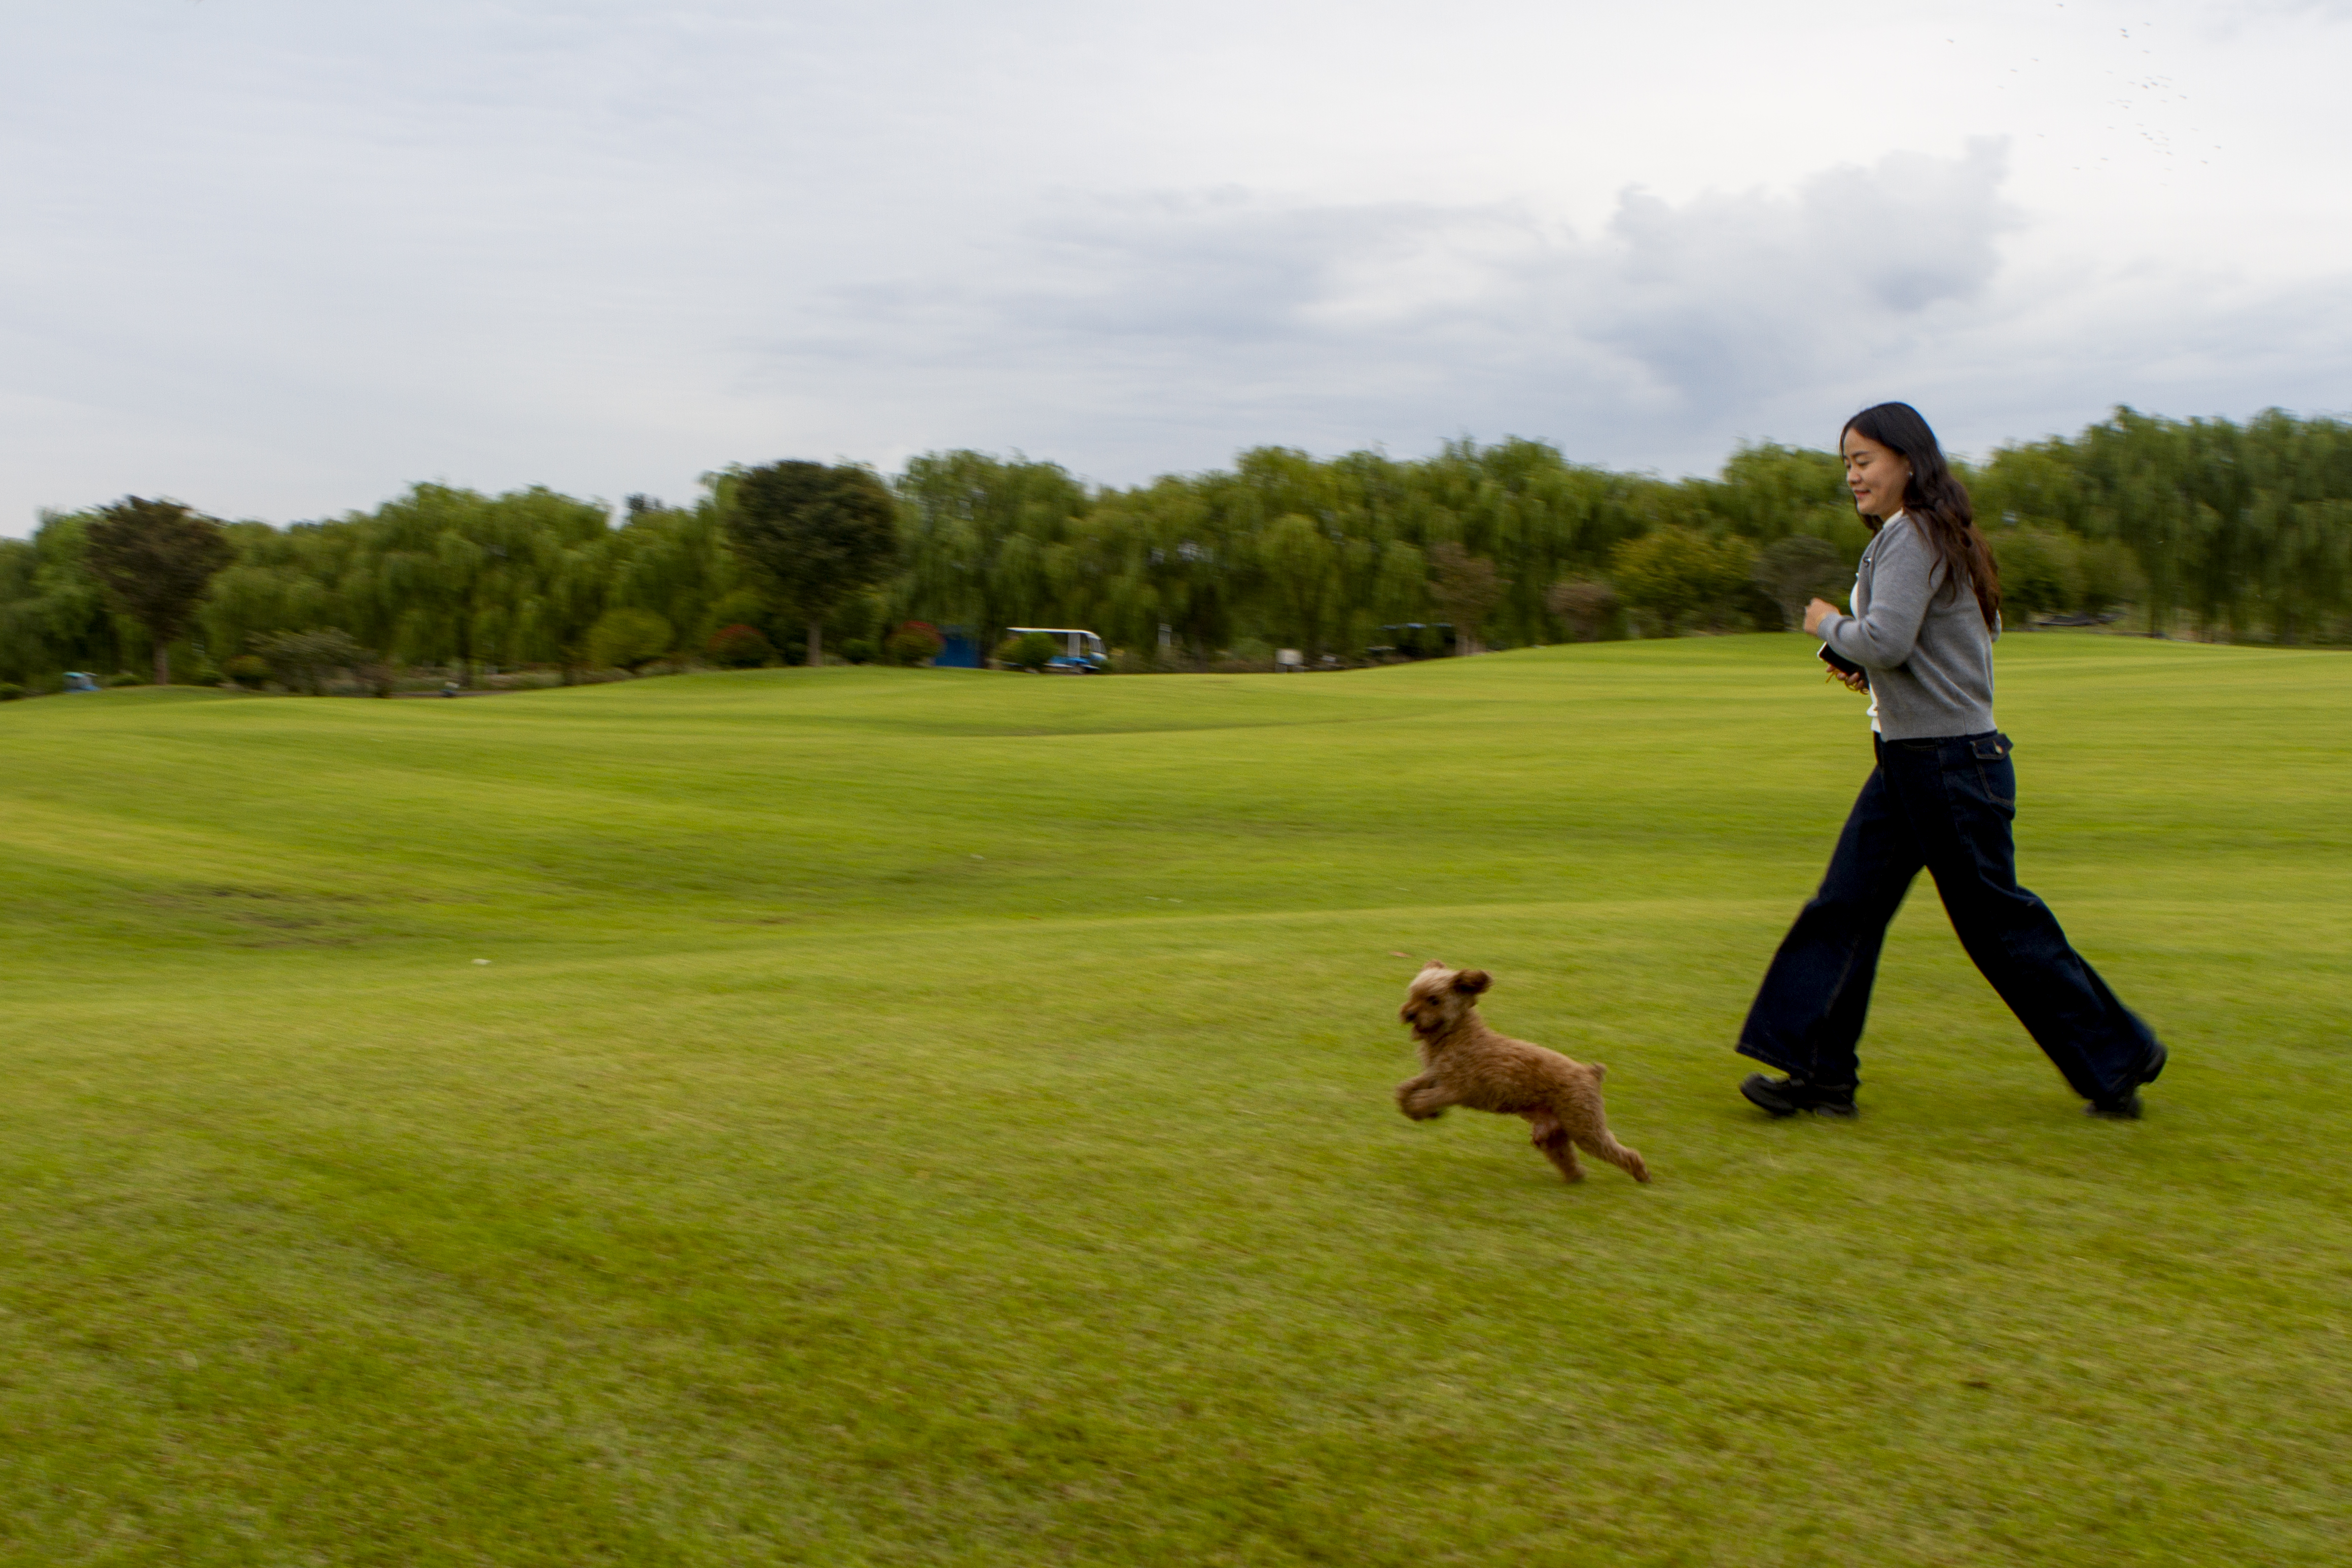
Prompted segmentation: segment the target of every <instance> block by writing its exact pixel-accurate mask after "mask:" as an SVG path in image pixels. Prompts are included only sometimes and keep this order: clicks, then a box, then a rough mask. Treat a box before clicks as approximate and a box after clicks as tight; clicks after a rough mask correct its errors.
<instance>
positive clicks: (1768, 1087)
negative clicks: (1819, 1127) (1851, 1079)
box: [1739, 1072, 1853, 1116]
mask: <svg viewBox="0 0 2352 1568" xmlns="http://www.w3.org/2000/svg"><path fill="white" fill-rule="evenodd" d="M1739 1092H1740V1093H1742V1094H1744V1095H1746V1096H1747V1097H1748V1103H1749V1104H1750V1105H1753V1106H1755V1107H1757V1108H1758V1109H1759V1110H1767V1111H1769V1112H1771V1114H1773V1115H1774V1116H1794V1115H1796V1114H1797V1112H1799V1111H1800V1110H1810V1111H1811V1112H1812V1113H1813V1114H1814V1115H1816V1116H1852V1115H1853V1085H1852V1084H1850V1083H1848V1084H1826V1083H1807V1082H1806V1081H1805V1080H1804V1079H1801V1078H1797V1077H1794V1076H1791V1077H1789V1078H1766V1077H1765V1076H1764V1075H1763V1074H1762V1073H1760V1072H1752V1073H1749V1074H1748V1076H1747V1077H1746V1078H1744V1079H1741V1080H1740V1083H1739Z"/></svg>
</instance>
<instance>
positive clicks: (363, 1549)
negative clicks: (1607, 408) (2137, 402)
mask: <svg viewBox="0 0 2352 1568" xmlns="http://www.w3.org/2000/svg"><path fill="white" fill-rule="evenodd" d="M1809 651H1810V645H1809V644H1805V643H1802V642H1801V641H1800V640H1799V639H1796V638H1793V637H1739V638H1721V639H1705V640H1690V641H1683V642H1675V643H1666V644H1619V645H1607V646H1596V647H1581V648H1574V649H1549V650H1535V651H1529V652H1526V653H1518V654H1508V655H1496V656H1491V657H1488V658H1481V659H1476V660H1467V661H1460V662H1455V661H1445V662H1442V663H1436V664H1430V665H1423V666H1417V667H1412V668H1398V669H1391V670H1383V671H1375V672H1362V673H1356V674H1348V675H1333V676H1315V677H1198V678H1192V677H1159V678H1150V679H1142V678H1139V679H1100V680H1076V679H1033V678H1026V677H1013V676H994V675H985V674H979V673H971V672H956V671H921V672H899V671H887V672H885V671H866V670H823V671H761V672H751V673H744V674H739V675H709V676H698V677H691V678H681V679H667V680H657V681H646V682H642V683H636V684H632V685H627V686H622V687H600V688H595V689H580V690H571V691H554V692H546V693H539V694H530V695H516V696H510V697H500V698H494V699H481V700H465V701H457V702H441V701H397V702H370V701H358V700H302V699H290V698H289V699H268V698H257V697H237V696H228V695H215V694H209V693H198V692H193V691H152V690H134V691H124V692H109V693H105V694H102V695H98V696H90V697H76V698H55V699H47V700H40V701H37V702H25V703H18V704H12V705H9V706H6V707H0V857H5V867H6V871H5V877H0V931H5V941H6V944H7V945H6V952H7V953H8V955H9V962H8V964H7V981H6V984H5V989H0V1082H5V1086H6V1087H5V1091H0V1259H5V1263H0V1563H12V1564H13V1563H26V1564H36V1563H37V1564H45V1565H46V1564H58V1563H107V1564H116V1563H125V1564H127V1563H157V1564H164V1563H169V1564H175V1565H177V1564H215V1563H221V1564H228V1563H236V1564H247V1563H251V1564H280V1563H286V1564H293V1563H383V1564H444V1563H447V1564H457V1563H466V1564H473V1563H501V1564H505V1563H529V1564H541V1563H544V1564H550V1565H555V1564H565V1565H573V1564H582V1563H649V1564H680V1565H684V1564H693V1565H703V1564H710V1565H718V1564H764V1563H877V1564H885V1563H887V1564H900V1563H955V1564H999V1563H1002V1564H1013V1563H1121V1564H1129V1563H1170V1564H1187V1565H1193V1564H1219V1563H1233V1564H1240V1563H1347V1564H1351V1565H1362V1564H1381V1563H1398V1564H1405V1563H1413V1564H1425V1563H1502V1562H1512V1563H1522V1562H1524V1563H1586V1562H1591V1563H1601V1562H1609V1563H1622V1562H1633V1563H1706V1564H1745V1563H1759V1564H1762V1563H2036V1564H2044V1563H2101V1564H2105V1563H2187V1562H2214V1561H2226V1560H2232V1559H2235V1560H2242V1561H2261V1562H2266V1563H2333V1562H2340V1561H2342V1560H2344V1558H2345V1557H2346V1556H2347V1553H2352V1522H2347V1517H2346V1514H2345V1511H2344V1510H2343V1507H2342V1497H2341V1492H2340V1486H2341V1481H2342V1476H2343V1473H2344V1467H2345V1464H2346V1461H2347V1453H2352V1415H2347V1411H2352V1372H2347V1363H2346V1359H2345V1357H2344V1355H2343V1353H2342V1347H2343V1345H2344V1343H2345V1335H2346V1332H2347V1329H2352V1321H2347V1320H2352V1310H2347V1301H2352V1264H2347V1258H2352V1207H2347V1196H2352V1193H2347V1173H2346V1166H2345V1163H2344V1161H2343V1156H2342V1150H2343V1147H2344V1144H2345V1142H2346V1139H2347V1134H2352V1107H2348V1106H2347V1100H2346V1087H2347V1085H2346V1074H2345V1071H2344V1068H2345V1064H2346V1059H2347V1055H2346V1053H2347V1044H2346V1041H2347V1023H2348V1022H2352V1002H2347V996H2352V940H2347V938H2352V917H2348V916H2347V912H2346V911H2347V908H2352V854H2347V849H2352V725H2347V722H2346V719H2345V715H2346V714H2347V711H2352V659H2347V658H2345V657H2344V656H2341V655H2330V654H2324V653H2305V652H2294V651H2265V650H2259V649H2248V648H2211V647H2182V646H2178V645H2166V644H2148V643H2143V642H2135V641H2129V640H2125V639H2120V638H2108V637H2071V636H2062V635H2057V634H2051V635H2045V636H2038V637H2012V638H2010V639H2008V640H2007V641H2006V642H2004V643H2003V645H2002V652H2001V693H2000V712H2001V717H2002V721H2003V725H2004V727H2005V728H2006V729H2007V730H2008V731H2009V732H2010V733H2011V734H2012V735H2013V736H2015V737H2016V739H2017V742H2018V752H2017V758H2018V766H2019V772H2020V777H2021V784H2022V789H2023V793H2024V801H2023V807H2022V811H2023V817H2022V822H2021V830H2020V850H2021V873H2022V876H2023V878H2024V880H2025V882H2026V883H2027V885H2028V886H2030V887H2032V888H2034V889H2036V890H2037V891H2039V892H2041V893H2042V894H2043V895H2044V896H2045V897H2046V898H2048V899H2049V900H2050V901H2051V903H2052V904H2053V907H2054V908H2055V909H2056V910H2057V912H2058V914H2059V917H2060V918H2061V920H2062V921H2064V922H2065V923H2066V925H2067V928H2068V930H2069V931H2070V933H2071V934H2072V935H2073V936H2074V939H2075V941H2076V942H2077V944H2078V945H2079V946H2080V947H2081V948H2082V949H2083V950H2084V952H2086V953H2087V954H2089V955H2090V956H2091V957H2092V959H2093V960H2094V961H2095V963H2097V964H2098V965H2099V966H2100V968H2101V969H2102V971H2103V972H2104V973H2105V974H2106V975H2107V977H2108V978H2109V980H2110V981H2112V982H2113V983H2114V984H2115V985H2116V988H2117V990H2118V991H2119V992H2120V993H2121V994H2123V995H2124V996H2125V997H2126V999H2127V1000H2128V1001H2130V1002H2132V1003H2133V1004H2134V1005H2136V1006H2137V1008H2138V1009H2139V1010H2140V1011H2141V1012H2142V1013H2143V1014H2145V1015H2146V1016H2147V1017H2148V1018H2149V1020H2150V1022H2151V1023H2152V1024H2154V1026H2156V1027H2157V1029H2158V1031H2159V1032H2160V1033H2161V1034H2162V1035H2163V1036H2164V1037H2166V1039H2167V1040H2168V1043H2169V1044H2170V1045H2171V1047H2172V1051H2173V1062H2172V1066H2171V1068H2170V1070H2169V1071H2168V1073H2167V1074H2166V1076H2165V1078H2164V1079H2163V1080H2162V1081H2161V1082H2160V1083H2158V1085H2156V1086H2155V1087H2154V1089H2151V1090H2150V1091H2149V1094H2148V1100H2149V1104H2150V1113H2149V1116H2148V1119H2147V1121H2143V1122H2140V1123H2137V1124H2130V1125H2114V1124H2106V1123H2099V1122H2093V1121H2088V1120H2087V1119H2085V1118H2084V1117H2083V1116H2082V1115H2081V1114H2080V1113H2079V1111H2078V1109H2077V1107H2076V1104H2075V1103H2074V1101H2073V1100H2071V1099H2070V1097H2069V1096H2068V1095H2067V1093H2066V1090H2065V1089H2064V1086H2063V1084H2062V1083H2061V1082H2060V1080H2059V1079H2058V1077H2057V1075H2056V1074H2055V1072H2054V1071H2053V1070H2052V1069H2051V1068H2050V1067H2049V1066H2048V1064H2047V1063H2046V1062H2044V1061H2043V1060H2042V1058H2041V1057H2040V1055H2039V1053H2038V1052H2037V1051H2035V1049H2034V1048H2033V1047H2032V1044H2031V1042H2030V1041H2028V1040H2027V1039H2026V1038H2025V1037H2024V1035H2023V1033H2022V1031H2021V1029H2020V1028H2019V1027H2018V1026H2017V1025H2016V1023H2015V1021H2014V1020H2013V1019H2012V1018H2011V1017H2010V1016H2009V1015H2008V1014H2007V1012H2006V1011H2005V1010H2004V1009H2002V1008H2001V1006H2000V1003H1999V1002H1998V1000H1997V999H1996V998H1994V997H1993V996H1992V994H1991V993H1990V990H1989V989H1988V988H1987V987H1986V986H1985V985H1984V984H1983V983H1982V981H1981V980H1980V979H1979V977H1978V976H1977V975H1976V973H1975V972H1974V971H1973V970H1972V969H1971V968H1970V967H1969V964H1968V962H1967V960H1966V959H1965V957H1964V956H1963V955H1962V954H1961V953H1960V952H1959V951H1958V945H1957V943H1956V942H1954V941H1953V940H1952V938H1951V935H1950V932H1949V931H1948V928H1947V926H1946V925H1945V923H1944V921H1943V916H1942V913H1941V910H1940V909H1939V908H1938V907H1937V903H1936V901H1935V899H1934V896H1933V892H1932V889H1931V888H1930V887H1928V886H1927V884H1926V883H1925V882H1924V881H1923V883H1922V885H1921V887H1920V888H1918V889H1915V892H1914V896H1913V899H1912V900H1911V902H1910V904H1909V906H1908V907H1907V908H1906V910H1905V912H1904V914H1903V916H1902V917H1901V919H1900V921H1898V925H1897V930H1896V931H1895V936H1894V937H1893V939H1892V940H1891V942H1890V944H1889V949H1888V958H1887V963H1886V966H1885V972H1884V974H1883V977H1882V982H1881V986H1880V991H1879V995H1878V1005H1877V1007H1876V1009H1875V1011H1874V1018H1873V1023H1872V1027H1871V1032H1870V1036H1869V1038H1868V1039H1867V1040H1866V1041H1865V1046H1864V1080H1865V1081H1864V1090H1863V1103H1864V1116H1863V1118H1862V1120H1861V1121H1858V1122H1856V1123H1853V1124H1850V1125H1832V1124H1828V1123H1816V1122H1813V1121H1810V1120H1804V1121H1801V1122H1797V1123H1770V1122H1767V1121H1763V1120H1761V1119H1760V1118H1759V1117H1758V1116H1757V1115H1756V1114H1755V1113H1754V1112H1753V1111H1751V1110H1749V1109H1748V1107H1747V1106H1746V1105H1745V1104H1744V1102H1742V1101H1740V1100H1738V1097H1737V1095H1736V1094H1735V1093H1734V1092H1733V1085H1734V1084H1735V1083H1736V1081H1737V1079H1738V1077H1739V1076H1740V1074H1741V1073H1742V1072H1743V1071H1745V1070H1746V1068H1747V1066H1748V1064H1746V1063H1744V1062H1742V1061H1741V1060H1739V1059H1738V1058H1734V1057H1733V1056H1732V1055H1731V1054H1730V1051H1729V1045H1730V1041H1731V1039H1732V1037H1733V1036H1734V1034H1735V1032H1736V1030H1737V1027H1738V1021H1739V1018H1740V1016H1741V1014H1742V1012H1743V1010H1744V1009H1745V1006H1746V1005H1747V1002H1748V995H1749V994H1750V992H1751V990H1752V987H1753V986H1754V984H1755V982H1756V979H1757V978H1758V976H1759V973H1761V970H1762V966H1763V964H1764V962H1765V960H1766V959H1767V958H1768V957H1769V953H1770V951H1771V948H1772V945H1773V943H1774V942H1776V941H1777V940H1778V939H1779V936H1780V931H1781V930H1782V929H1783V928H1784V926H1785V924H1786V922H1787V921H1788V920H1789V918H1790V915H1791V914H1793V912H1794V910H1795V909H1796V907H1797V905H1798V904H1799V903H1800V902H1801V901H1802V900H1803V898H1804V897H1805V895H1806V894H1807V893H1808V892H1809V891H1810V890H1811V884H1812V882H1813V880H1814V879H1815V878H1816V877H1818V875H1819V873H1820V868H1821V867H1822V863H1823V862H1824V861H1825V859H1826V858H1827V856H1828V852H1829V848H1830V846H1831V842H1832V837H1833V836H1834V833H1835V829H1836V825H1837V823H1838V822H1839V820H1840V819H1841V818H1842V816H1843V812H1844V809H1845V806H1846V805H1847V803H1848V801H1849V800H1850V799H1851V796H1852V794H1853V790H1854V788H1855V787H1856V786H1857V785H1858V784H1859V783H1860V780H1861V778H1862V776H1863V774H1864V772H1866V770H1867V767H1868V756H1869V752H1868V742H1867V736H1866V732H1865V728H1864V721H1863V718H1862V707H1863V705H1862V703H1861V702H1860V700H1857V699H1854V698H1852V697H1850V696H1848V695H1846V694H1845V693H1843V692H1842V691H1839V690H1836V689H1832V688H1830V687H1827V686H1825V685H1823V684H1822V681H1821V680H1820V679H1818V677H1817V675H1816V674H1815V673H1813V671H1812V670H1811V661H1810V659H1809V658H1807V657H1806V656H1807V654H1808V653H1809ZM1402 954H1411V955H1412V957H1405V956H1400V955H1402ZM1426 956H1442V957H1444V958H1446V959H1448V960H1450V961H1453V962H1456V963H1475V964H1478V965H1481V966H1484V967H1486V968H1488V969H1490V970H1492V971H1493V972H1494V973H1495V974H1496V978H1497V984H1496V990H1495V992H1494V993H1493V994H1491V995H1490V996H1489V997H1488V998H1487V1001H1486V1011H1487V1013H1488V1016H1490V1017H1491V1018H1492V1019H1493V1020H1494V1021H1495V1022H1496V1024H1497V1025H1498V1026H1501V1027H1503V1028H1505V1029H1507V1030H1509V1031H1511V1032H1513V1033H1517V1034H1522V1035H1525V1036H1527V1037H1531V1038H1534V1039H1537V1040H1539V1041H1542V1042H1544V1043H1546V1044H1549V1045H1552V1046H1555V1047H1559V1048H1560V1049H1563V1050H1566V1051H1568V1052H1570V1054H1572V1055H1576V1056H1579V1057H1581V1058H1586V1059H1598V1060H1601V1061H1605V1062H1607V1063H1608V1064H1609V1065H1610V1068H1611V1076H1610V1079H1609V1089H1610V1098H1611V1112H1612V1122H1613V1123H1614V1125H1615V1126H1616V1127H1617V1129H1618V1131H1619V1132H1620V1133H1621V1135H1622V1137H1623V1138H1624V1139H1625V1141H1626V1142H1629V1143H1632V1144H1633V1145H1634V1146H1635V1147H1637V1148H1639V1149H1640V1150H1642V1151H1643V1153H1644V1154H1645V1155H1646V1156H1647V1157H1648V1159H1649V1162H1650V1164H1651V1166H1652V1169H1653V1170H1654V1172H1655V1173H1656V1174H1657V1181H1656V1182H1655V1184H1654V1185H1652V1186H1649V1187H1638V1186H1636V1185H1634V1184H1633V1183H1631V1182H1628V1181H1625V1180H1624V1179H1623V1178H1622V1177H1621V1176H1620V1175H1618V1173H1615V1172H1613V1171H1608V1170H1605V1169H1604V1170H1599V1171H1596V1172H1595V1173H1594V1174H1593V1176H1592V1178H1591V1180H1589V1181H1588V1182H1586V1183H1585V1184H1583V1185H1582V1186H1580V1187H1578V1188H1568V1187H1564V1186H1562V1185H1561V1184H1559V1182H1558V1181H1557V1179H1556V1178H1555V1177H1554V1176H1553V1175H1552V1174H1551V1173H1550V1171H1549V1167H1547V1166H1546V1165H1545V1164H1544V1163H1543V1162H1542V1161H1541V1160H1539V1159H1538V1158H1537V1157H1536V1156H1535V1155H1534V1154H1533V1153H1532V1152H1530V1151H1529V1150H1528V1147H1527V1143H1526V1138H1525V1132H1524V1129H1523V1128H1522V1127H1521V1126H1520V1124H1519V1123H1517V1121H1510V1122H1505V1121H1502V1120H1501V1119H1498V1118H1493V1117H1482V1116H1477V1115H1475V1114H1473V1113H1467V1112H1456V1113H1454V1115H1452V1116H1449V1117H1448V1118H1446V1119H1445V1120H1444V1121H1441V1122H1438V1123H1435V1124H1433V1125H1427V1126H1413V1125H1411V1124H1409V1123H1407V1122H1405V1121H1403V1120H1402V1118H1401V1117H1399V1116H1398V1115H1397V1114H1396V1112H1395V1111H1394V1110H1393V1109H1392V1107H1391V1103H1390V1100H1389V1091H1390V1089H1391V1086H1392V1085H1393V1084H1394V1083H1395V1082H1396V1081H1397V1080H1399V1079H1402V1078H1404V1077H1406V1076H1408V1075H1409V1073H1410V1071H1411V1070H1412V1056H1411V1049H1410V1044H1409V1042H1408V1041H1407V1040H1406V1039H1405V1038H1404V1037H1403V1035H1402V1030H1401V1028H1400V1026H1398V1024H1397V1023H1396V1020H1395V1007H1396V1005H1397V1003H1398V1002H1399V1001H1400V1000H1401V999H1402V986H1403V984H1404V981H1405V979H1406V978H1407V977H1408V975H1409V974H1410V973H1411V972H1412V969H1413V968H1414V967H1415V966H1416V961H1417V959H1418V958H1421V957H1426ZM485 961H487V962H485Z"/></svg>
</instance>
